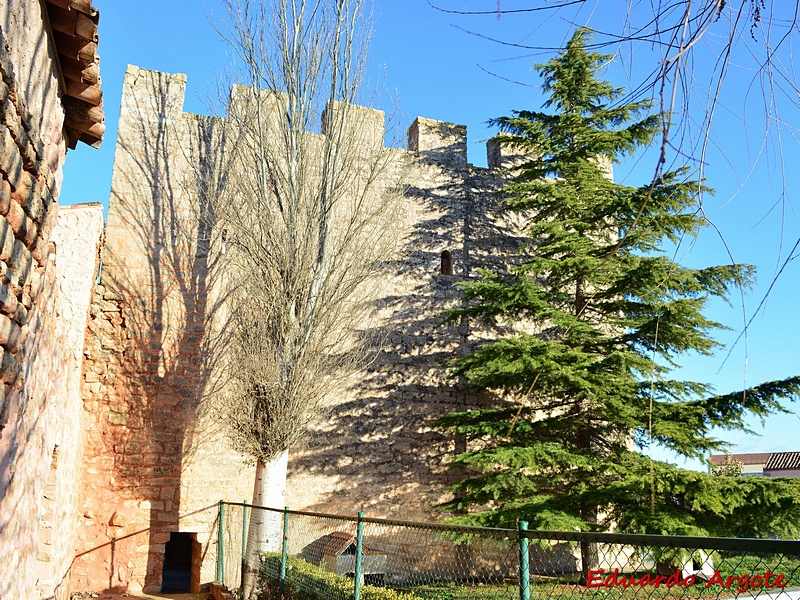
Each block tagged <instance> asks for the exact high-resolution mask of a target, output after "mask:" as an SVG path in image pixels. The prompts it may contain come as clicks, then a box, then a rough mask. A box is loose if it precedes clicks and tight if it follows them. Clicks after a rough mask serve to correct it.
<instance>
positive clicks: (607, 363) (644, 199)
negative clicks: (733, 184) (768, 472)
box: [438, 29, 800, 535]
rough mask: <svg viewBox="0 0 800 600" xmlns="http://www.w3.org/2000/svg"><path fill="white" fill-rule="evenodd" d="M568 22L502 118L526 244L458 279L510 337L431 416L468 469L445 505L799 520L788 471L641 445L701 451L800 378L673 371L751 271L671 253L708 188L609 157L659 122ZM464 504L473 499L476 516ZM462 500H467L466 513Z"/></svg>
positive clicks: (747, 528)
mask: <svg viewBox="0 0 800 600" xmlns="http://www.w3.org/2000/svg"><path fill="white" fill-rule="evenodd" d="M588 40H589V32H588V31H587V30H585V29H581V30H578V31H577V32H576V34H575V35H574V36H573V38H572V40H571V41H570V42H569V44H568V45H567V49H566V50H565V51H564V52H563V53H561V54H560V55H558V56H557V57H556V58H554V59H553V60H551V61H549V62H547V63H545V64H543V65H540V66H539V71H540V73H541V75H542V77H543V79H544V89H545V91H546V92H547V93H548V94H549V100H548V101H547V103H546V106H547V107H550V108H552V109H554V110H555V113H554V114H548V113H544V112H533V111H517V112H515V113H514V114H513V116H511V117H503V118H500V119H497V120H496V121H495V123H496V124H497V125H499V127H500V129H501V131H502V132H503V135H502V136H500V137H499V138H498V139H499V140H500V142H501V143H503V144H508V145H510V146H512V147H515V148H518V149H519V148H521V149H523V150H525V151H527V153H528V154H529V156H530V158H529V159H528V160H527V162H525V163H524V164H523V165H522V167H521V168H520V170H519V172H518V174H517V176H516V177H515V178H514V179H513V180H512V181H510V183H508V185H507V186H506V188H505V190H504V194H505V207H506V210H509V211H515V212H519V213H521V214H522V215H523V216H524V217H526V221H525V222H526V223H527V230H526V233H527V236H528V240H529V241H528V243H527V245H526V246H525V247H524V248H522V249H521V253H522V259H521V260H518V261H516V262H517V266H515V267H513V268H512V269H510V272H508V273H492V272H488V271H485V272H483V273H482V276H481V278H480V280H478V281H473V282H465V283H463V285H462V289H463V291H464V295H465V298H466V304H465V306H466V308H463V309H460V310H454V311H451V312H450V314H449V318H450V319H452V320H456V319H460V318H462V317H464V316H466V317H470V318H475V319H479V320H481V321H483V322H486V323H489V324H491V325H506V326H508V325H514V326H515V327H514V328H513V330H514V331H515V333H513V334H509V335H506V336H505V337H502V338H501V339H498V340H497V341H494V342H491V343H487V344H485V345H483V346H482V347H480V348H479V349H478V350H477V351H475V352H474V353H473V354H471V355H469V356H466V357H464V358H462V359H459V360H457V361H455V363H454V370H453V373H454V375H457V376H461V377H463V378H465V379H466V381H468V382H469V383H471V384H472V385H474V386H478V387H480V388H484V389H490V390H495V391H497V392H499V394H500V395H501V396H502V398H503V401H502V402H501V403H500V404H498V405H497V406H496V407H495V408H492V409H486V410H477V411H471V412H464V413H457V414H451V415H449V416H446V417H445V418H442V419H440V420H439V421H438V424H439V425H441V426H443V427H446V428H449V429H452V430H453V431H455V432H457V433H458V434H462V435H465V436H466V437H467V439H468V440H469V442H470V447H471V448H476V449H475V450H473V451H470V452H467V453H464V454H462V455H460V456H459V457H457V460H456V462H457V464H458V465H459V466H460V467H462V468H466V472H467V473H469V475H468V476H467V477H466V478H465V479H463V480H462V481H461V482H460V483H459V484H457V485H456V486H455V487H454V489H455V491H456V499H455V500H454V501H453V502H451V503H450V504H449V507H450V508H451V509H455V510H458V511H461V512H465V513H467V514H465V515H464V516H462V517H459V518H458V519H457V520H458V521H460V522H466V523H471V524H481V525H502V526H513V524H514V522H515V521H516V519H518V518H526V519H527V520H529V521H530V522H531V526H532V527H536V528H542V529H573V528H577V529H581V530H605V529H608V528H610V527H612V526H615V527H617V528H618V529H619V530H621V531H629V532H643V533H671V534H690V535H709V534H712V535H734V534H736V535H768V534H773V535H774V534H778V535H786V534H790V533H792V532H797V531H800V494H799V493H798V492H800V480H798V481H788V480H784V481H778V480H766V479H755V478H731V477H724V478H719V477H713V476H711V475H708V474H704V473H696V472H690V471H685V470H681V469H678V468H676V467H674V466H672V465H670V464H667V463H663V462H657V461H654V460H651V459H650V458H648V457H646V456H644V454H643V453H642V451H643V450H646V449H647V448H648V447H651V446H653V445H655V444H658V445H661V446H663V447H666V448H668V449H670V450H672V451H674V452H675V453H677V454H679V455H682V456H685V457H689V458H701V457H705V456H706V455H707V454H708V453H710V452H715V451H721V450H723V449H724V448H725V444H724V443H723V442H722V441H720V440H718V439H716V438H714V437H713V436H712V435H711V432H712V429H713V428H716V427H720V428H727V429H744V423H745V421H744V420H745V418H746V417H747V415H757V416H761V417H763V416H765V415H769V414H772V413H775V412H781V411H783V412H786V410H785V409H784V408H783V406H782V404H781V401H782V400H783V399H786V398H791V397H794V396H795V395H796V394H797V393H798V391H800V377H794V378H791V379H787V380H785V381H775V382H768V383H764V384H762V385H759V386H757V387H754V388H751V389H749V390H745V391H740V392H735V393H731V394H724V395H715V394H714V393H713V390H712V388H711V387H710V386H708V385H706V384H702V383H696V382H689V381H682V380H679V379H674V378H671V377H670V371H671V370H672V368H673V367H675V366H677V361H678V358H679V357H681V356H685V355H686V354H687V353H690V352H694V353H699V354H705V355H711V354H713V352H714V351H715V350H716V349H717V347H718V343H717V342H716V341H715V340H714V338H713V334H714V332H715V331H717V330H719V329H722V328H723V326H722V325H721V324H720V323H717V322H714V321H712V320H710V319H708V318H707V317H705V316H704V315H703V311H704V308H705V306H706V304H707V302H708V301H709V300H710V299H712V298H722V299H727V296H728V294H729V293H730V292H731V291H732V290H733V289H736V288H738V287H746V286H748V285H749V284H750V283H751V282H752V280H753V277H754V269H753V267H751V266H749V265H744V264H732V265H720V266H712V267H706V268H699V269H695V268H690V267H686V266H683V265H680V264H678V263H676V262H674V261H673V260H671V259H670V258H669V256H668V255H667V252H668V251H669V250H670V249H672V248H674V245H675V244H678V243H680V242H681V241H683V240H685V239H686V238H687V237H691V236H694V235H696V234H697V232H698V231H699V230H700V229H701V228H702V227H703V226H704V225H705V220H704V217H703V216H702V212H701V211H700V210H699V201H698V197H699V195H700V194H701V193H710V190H708V189H707V188H704V187H703V186H702V185H701V184H699V183H698V182H697V181H694V180H692V179H691V178H690V173H689V172H688V170H687V169H685V168H680V169H677V170H674V171H669V172H665V173H663V174H662V175H660V176H659V177H658V178H657V179H656V180H654V181H651V182H649V183H647V184H646V185H643V186H640V187H633V186H628V185H622V184H618V183H614V182H613V181H612V179H611V178H610V177H609V176H608V168H607V166H608V165H610V164H613V163H615V162H618V161H619V160H620V159H621V158H622V157H624V156H626V155H631V154H633V153H634V152H635V151H636V150H637V149H638V148H640V147H644V146H647V145H648V144H650V143H651V141H652V140H653V137H654V135H655V134H656V133H657V132H658V130H659V127H660V122H661V119H660V117H659V116H652V115H650V116H648V115H646V114H645V113H646V111H647V110H648V109H649V108H650V106H649V103H648V102H646V101H638V102H628V101H624V100H623V99H622V90H621V89H618V88H614V87H613V86H611V85H610V84H609V83H607V82H605V81H602V80H600V79H599V78H598V73H599V71H600V70H601V68H602V67H603V65H605V64H606V62H607V61H608V60H609V58H610V57H608V56H604V55H600V54H596V53H593V52H590V51H588V50H587V42H588ZM475 507H479V508H480V510H478V511H477V512H475ZM470 510H472V511H473V512H472V513H469V512H468V511H470Z"/></svg>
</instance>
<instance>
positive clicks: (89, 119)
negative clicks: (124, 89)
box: [45, 0, 106, 148]
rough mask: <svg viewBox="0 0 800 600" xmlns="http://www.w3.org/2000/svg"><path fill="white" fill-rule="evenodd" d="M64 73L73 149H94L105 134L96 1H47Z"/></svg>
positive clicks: (66, 121)
mask: <svg viewBox="0 0 800 600" xmlns="http://www.w3.org/2000/svg"><path fill="white" fill-rule="evenodd" d="M45 6H46V7H47V19H48V20H49V22H50V29H51V31H52V33H53V42H54V45H55V49H56V52H57V53H58V63H59V71H60V73H61V88H62V90H61V91H62V94H63V96H62V104H63V105H64V112H65V117H64V129H65V130H66V132H67V135H68V140H69V147H70V148H75V145H76V144H77V142H78V141H81V142H84V143H85V144H88V145H90V146H92V147H94V148H97V147H98V146H99V145H100V142H101V141H102V140H103V133H104V132H105V129H106V126H105V115H104V114H103V92H102V91H101V90H100V57H99V56H98V54H97V42H98V36H97V25H98V23H99V21H100V12H99V11H98V10H97V9H96V8H94V7H93V6H92V0H45Z"/></svg>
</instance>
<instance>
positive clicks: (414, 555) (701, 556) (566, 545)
mask: <svg viewBox="0 0 800 600" xmlns="http://www.w3.org/2000/svg"><path fill="white" fill-rule="evenodd" d="M254 511H257V512H256V513H255V514H256V515H257V516H267V517H269V518H270V519H269V523H270V525H269V527H271V528H272V529H273V531H272V532H271V533H270V534H269V536H268V537H269V539H270V540H272V541H271V542H267V552H266V553H265V554H264V555H263V556H262V558H261V564H260V571H261V573H260V578H261V579H260V581H261V583H260V585H261V587H262V595H261V598H262V599H264V600H266V599H272V598H282V597H284V598H299V599H302V600H305V599H315V600H316V599H319V600H322V599H326V598H335V599H336V600H345V599H350V598H352V599H354V600H400V599H403V600H411V599H414V598H423V599H442V600H457V599H460V598H479V599H497V600H501V599H520V600H530V599H531V598H533V599H542V600H545V599H546V600H572V599H576V598H583V597H586V598H589V599H592V600H595V599H596V600H616V599H618V598H619V599H623V600H627V599H650V598H690V599H691V598H720V597H722V598H726V597H738V596H741V597H744V598H747V597H752V598H755V597H759V598H764V599H766V598H775V599H776V600H790V599H791V600H800V541H786V540H752V539H734V538H698V537H680V536H653V535H626V534H615V533H581V532H556V531H528V530H527V524H526V523H525V522H524V521H521V522H520V524H519V528H518V529H492V528H483V527H461V526H454V525H446V524H437V523H415V522H408V521H397V520H389V519H372V518H367V517H365V516H364V515H363V514H361V513H360V514H359V515H358V516H354V517H347V516H340V515H331V514H321V513H313V512H305V511H292V510H288V509H285V510H283V511H280V510H275V509H268V508H263V507H252V506H248V505H246V504H244V503H227V502H221V503H220V518H219V530H218V539H219V541H218V543H219V548H220V550H221V551H220V552H219V553H218V557H219V558H218V564H217V578H218V579H219V580H221V581H222V582H223V583H225V584H226V585H227V587H228V588H230V589H232V590H234V591H238V590H239V589H240V588H241V585H242V581H243V578H242V573H243V570H244V557H245V555H246V547H247V541H248V536H250V537H252V535H253V531H254V530H253V513H254ZM264 511H265V512H264ZM251 541H252V540H251Z"/></svg>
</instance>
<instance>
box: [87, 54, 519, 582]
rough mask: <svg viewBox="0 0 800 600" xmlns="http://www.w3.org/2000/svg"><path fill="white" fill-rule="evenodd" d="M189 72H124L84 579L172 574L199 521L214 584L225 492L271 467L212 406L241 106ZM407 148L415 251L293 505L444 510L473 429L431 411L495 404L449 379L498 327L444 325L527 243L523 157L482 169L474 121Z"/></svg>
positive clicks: (92, 343)
mask: <svg viewBox="0 0 800 600" xmlns="http://www.w3.org/2000/svg"><path fill="white" fill-rule="evenodd" d="M185 87H186V79H185V76H183V75H169V74H165V73H158V72H153V71H147V70H144V69H139V68H138V67H129V68H128V72H127V73H126V76H125V83H124V90H123V99H122V107H121V113H120V123H119V133H118V138H117V149H116V156H115V166H114V174H113V180H112V191H111V199H110V206H109V215H108V225H107V232H106V246H105V249H104V254H103V268H102V285H98V286H97V287H96V288H95V293H94V302H93V304H92V308H91V318H90V321H89V325H88V330H87V334H86V336H87V338H86V339H87V341H86V351H85V359H86V363H85V369H84V371H85V375H84V383H83V391H82V397H83V406H84V418H85V420H86V426H85V430H86V437H85V450H84V461H83V464H84V469H83V472H82V480H81V481H82V484H81V488H82V492H81V498H80V516H79V519H78V520H79V532H80V533H79V538H80V539H79V543H78V552H77V558H76V561H75V564H74V566H73V581H72V587H73V589H76V590H82V589H94V590H117V591H124V590H130V591H135V590H139V589H144V590H145V591H156V590H158V589H160V586H161V574H162V565H163V556H164V545H165V543H166V542H167V541H168V540H169V539H170V532H187V533H191V534H194V535H195V536H196V540H197V542H199V543H200V544H201V545H202V556H203V566H202V574H201V580H202V581H209V580H211V579H212V578H213V576H214V572H213V567H214V562H215V560H216V551H217V549H216V539H215V535H214V519H215V517H216V511H215V506H214V504H215V503H216V502H217V501H219V500H220V499H223V498H224V499H228V500H235V501H241V500H242V499H246V498H249V497H250V495H251V492H252V485H253V467H252V465H250V464H248V462H247V461H246V460H245V459H244V458H243V457H241V456H238V455H236V454H235V453H234V452H232V451H231V450H230V449H229V447H228V445H227V443H226V441H225V436H224V432H223V431H222V430H221V429H220V426H219V425H218V423H217V421H216V419H215V418H214V415H213V414H212V413H213V411H212V410H211V407H213V397H214V394H215V393H216V391H217V390H218V388H217V386H218V384H219V381H218V380H217V379H218V371H217V370H216V369H215V365H214V364H213V356H214V352H213V347H211V346H209V344H210V342H209V341H208V340H209V339H210V338H213V336H209V335H208V334H209V333H210V332H213V330H214V326H215V322H216V321H215V320H216V319H217V318H218V316H219V315H220V311H223V310H224V302H223V301H222V297H223V290H222V289H221V284H220V282H219V275H218V273H219V270H220V260H222V255H220V254H219V253H218V252H217V253H216V254H215V253H214V252H213V251H212V250H213V249H212V248H211V243H210V242H209V240H211V239H212V238H213V235H212V234H213V233H214V232H212V231H210V230H209V227H210V226H209V225H208V223H209V219H207V218H205V217H207V211H209V210H210V206H211V205H210V202H209V198H210V195H211V194H216V193H221V189H222V186H223V185H224V182H223V181H222V180H221V173H222V171H223V170H222V168H221V166H220V165H221V161H222V160H223V156H222V154H223V153H222V152H221V151H220V145H219V143H218V142H219V131H220V129H221V127H222V126H223V125H224V122H223V121H222V120H221V119H218V118H213V117H205V116H200V115H194V114H188V113H184V112H183V98H184V93H185ZM360 110H361V111H363V113H364V114H365V115H366V116H367V117H368V118H365V122H368V123H371V124H372V127H373V128H374V130H373V131H369V132H366V133H362V134H363V135H365V136H366V138H369V139H373V140H380V139H383V136H384V132H383V115H382V113H380V112H378V111H369V110H368V109H360ZM391 155H392V161H393V164H394V167H396V168H395V169H394V172H397V171H403V172H405V173H406V181H407V190H406V193H405V198H404V200H403V203H402V206H401V207H400V209H399V210H398V214H397V215H396V217H395V218H394V219H393V228H394V229H395V232H394V234H393V235H394V237H395V240H396V242H397V248H398V249H397V250H391V251H390V252H387V255H386V256H385V257H384V258H383V263H384V265H385V266H386V270H385V271H384V272H383V273H381V274H380V275H378V276H376V277H377V278H378V279H379V281H376V283H377V284H378V286H379V287H380V289H381V290H382V291H381V295H380V298H379V299H378V301H377V302H376V315H377V320H378V321H379V323H378V325H379V326H380V327H381V330H382V331H386V332H388V333H387V335H386V338H385V343H384V344H383V346H382V347H381V348H380V349H379V352H378V353H377V357H376V359H375V361H374V362H373V363H372V364H371V365H370V367H369V368H368V369H367V370H366V371H365V372H364V373H363V374H362V377H361V378H360V379H359V380H358V381H357V382H356V383H355V384H354V385H353V386H352V389H351V390H350V391H349V393H348V394H346V395H345V396H344V397H341V398H337V399H336V400H335V401H334V403H333V405H332V406H331V411H330V413H329V414H328V415H327V416H326V417H325V418H324V419H321V420H320V421H319V422H318V423H316V424H315V426H314V431H313V432H312V433H311V435H309V436H308V441H307V442H306V443H305V444H304V445H302V446H301V447H298V448H295V449H293V450H292V452H291V454H290V461H289V464H290V467H289V469H290V474H289V484H288V493H287V503H288V504H289V505H290V506H291V507H292V508H296V509H314V510H322V511H330V512H338V513H355V512H356V511H357V510H360V509H364V510H366V511H367V512H368V514H369V515H371V516H392V517H400V518H408V519H420V518H431V515H432V513H431V510H430V509H431V507H433V506H434V505H435V504H437V503H439V502H441V501H442V500H444V499H446V498H447V497H448V494H447V492H446V486H447V484H448V483H450V481H451V479H450V477H451V475H448V471H447V462H448V460H447V459H448V456H450V455H452V454H453V452H454V451H456V450H458V449H459V443H458V442H457V441H454V440H452V439H448V438H447V437H445V436H444V435H442V434H441V433H440V432H437V431H434V430H433V429H432V428H431V427H430V425H429V420H430V419H431V418H433V417H436V416H440V415H444V414H446V413H448V412H451V411H453V410H455V409H466V408H469V407H474V406H479V405H481V404H483V403H485V402H488V401H490V399H489V398H485V397H481V396H480V395H478V394H476V393H475V392H472V391H468V390H466V389H464V388H462V387H461V386H459V385H458V382H454V381H451V380H449V379H448V378H447V375H446V365H447V362H448V361H449V360H450V359H451V358H453V357H455V356H458V355H459V354H462V353H465V352H466V351H467V350H468V349H469V348H470V347H471V346H472V345H473V344H475V342H476V340H478V339H480V338H481V336H483V335H485V334H486V332H485V331H482V330H479V329H476V328H475V327H474V326H473V325H472V324H470V323H469V322H468V321H467V320H462V321H461V322H459V323H456V324H451V325H447V326H442V325H441V321H442V318H441V315H440V313H441V311H443V310H444V309H447V308H451V307H457V306H458V305H459V303H460V302H461V300H460V293H459V291H458V289H457V287H456V284H457V282H458V281H461V280H464V279H466V278H469V277H474V276H476V269H477V268H478V267H481V266H493V265H494V266H497V265H498V264H499V263H498V260H499V259H498V258H497V256H502V255H503V254H504V251H505V250H509V251H513V249H514V248H516V247H517V245H518V243H519V237H518V236H517V235H515V234H514V232H518V231H519V226H518V224H516V223H509V222H504V221H503V218H502V217H501V216H500V215H499V214H498V213H497V212H496V211H495V210H494V208H495V206H496V196H495V195H494V192H496V191H497V190H498V189H499V187H500V185H501V183H502V171H501V170H500V169H498V168H497V167H499V166H500V163H501V162H502V161H506V160H510V159H511V157H508V156H505V155H504V153H503V152H501V151H500V150H499V149H498V148H496V147H494V148H491V149H490V168H488V169H481V168H475V167H473V166H472V165H470V164H468V163H467V159H466V128H465V127H464V126H459V125H453V124H449V123H442V122H439V121H433V120H430V119H424V118H421V117H420V118H417V119H416V120H415V121H414V123H413V124H412V125H411V127H410V128H409V130H408V149H406V150H392V151H391ZM498 249H500V250H498ZM365 251H370V252H381V251H382V249H381V248H375V249H372V248H370V249H365ZM493 252H498V254H497V256H493V254H492V253H493Z"/></svg>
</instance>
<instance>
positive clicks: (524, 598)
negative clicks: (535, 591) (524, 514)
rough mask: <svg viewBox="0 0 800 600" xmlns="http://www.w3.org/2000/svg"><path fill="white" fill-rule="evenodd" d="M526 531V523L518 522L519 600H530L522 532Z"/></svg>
mask: <svg viewBox="0 0 800 600" xmlns="http://www.w3.org/2000/svg"><path fill="white" fill-rule="evenodd" d="M525 531H528V522H527V521H520V522H519V533H518V538H519V600H530V598H531V563H530V559H529V558H528V538H527V536H525V534H524V533H523V532H525Z"/></svg>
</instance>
